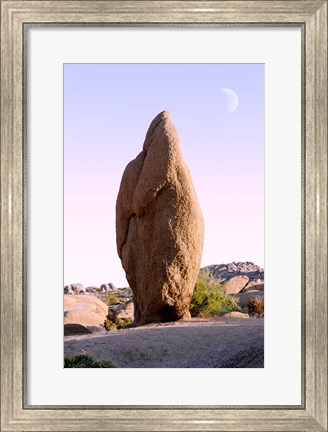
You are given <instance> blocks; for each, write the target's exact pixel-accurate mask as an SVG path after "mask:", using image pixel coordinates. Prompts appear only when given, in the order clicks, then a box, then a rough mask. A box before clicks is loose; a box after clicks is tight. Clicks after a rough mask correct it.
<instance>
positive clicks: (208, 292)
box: [190, 272, 240, 317]
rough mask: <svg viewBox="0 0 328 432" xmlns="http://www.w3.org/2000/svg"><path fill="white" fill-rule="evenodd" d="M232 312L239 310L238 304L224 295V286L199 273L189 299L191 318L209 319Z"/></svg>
mask: <svg viewBox="0 0 328 432" xmlns="http://www.w3.org/2000/svg"><path fill="white" fill-rule="evenodd" d="M232 310H240V308H239V306H238V302H237V301H236V300H235V299H233V298H232V297H230V296H228V295H227V294H226V293H225V286H224V285H223V284H220V281H219V280H218V279H216V278H215V277H213V276H211V275H210V273H208V272H207V273H200V274H199V275H198V279H197V282H196V285H195V289H194V293H193V296H192V299H191V304H190V314H191V316H192V317H209V316H213V315H217V314H220V313H222V312H224V311H232Z"/></svg>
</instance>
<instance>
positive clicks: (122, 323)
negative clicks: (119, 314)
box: [104, 318, 132, 331]
mask: <svg viewBox="0 0 328 432" xmlns="http://www.w3.org/2000/svg"><path fill="white" fill-rule="evenodd" d="M131 323H132V321H131V320H130V318H124V319H123V318H115V319H114V320H110V319H108V318H107V319H106V320H105V322H104V327H105V329H106V330H107V331H110V330H115V329H118V330H119V329H122V328H124V327H126V326H128V325H129V324H131Z"/></svg>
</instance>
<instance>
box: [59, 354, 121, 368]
mask: <svg viewBox="0 0 328 432" xmlns="http://www.w3.org/2000/svg"><path fill="white" fill-rule="evenodd" d="M114 367H116V366H115V365H114V364H113V363H112V361H110V360H95V359H94V358H93V357H91V356H90V355H88V354H77V355H75V356H72V357H70V356H68V357H65V358H64V368H114Z"/></svg>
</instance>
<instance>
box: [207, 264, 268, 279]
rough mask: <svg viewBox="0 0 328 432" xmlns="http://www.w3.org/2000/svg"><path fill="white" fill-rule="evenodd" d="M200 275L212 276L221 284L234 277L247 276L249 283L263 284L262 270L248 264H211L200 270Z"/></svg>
mask: <svg viewBox="0 0 328 432" xmlns="http://www.w3.org/2000/svg"><path fill="white" fill-rule="evenodd" d="M200 271H201V272H202V273H205V272H209V273H210V274H211V275H212V276H214V277H216V278H217V279H220V281H221V282H222V283H224V282H228V281H229V280H230V279H231V278H233V277H235V276H247V277H248V280H249V282H253V283H257V284H262V283H264V270H263V268H261V267H259V266H258V265H256V264H254V263H252V262H250V261H245V262H232V263H229V264H212V265H209V266H206V267H203V268H201V269H200Z"/></svg>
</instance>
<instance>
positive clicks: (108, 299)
mask: <svg viewBox="0 0 328 432" xmlns="http://www.w3.org/2000/svg"><path fill="white" fill-rule="evenodd" d="M101 301H103V302H104V303H106V304H107V306H110V305H116V304H118V303H119V301H118V298H117V297H115V296H113V295H111V294H108V293H105V294H103V295H102V296H101Z"/></svg>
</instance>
